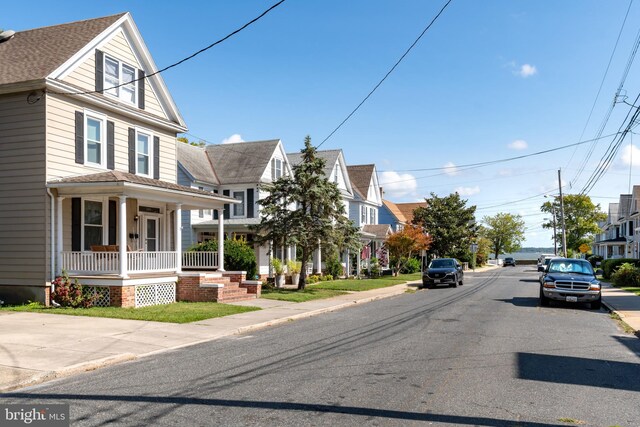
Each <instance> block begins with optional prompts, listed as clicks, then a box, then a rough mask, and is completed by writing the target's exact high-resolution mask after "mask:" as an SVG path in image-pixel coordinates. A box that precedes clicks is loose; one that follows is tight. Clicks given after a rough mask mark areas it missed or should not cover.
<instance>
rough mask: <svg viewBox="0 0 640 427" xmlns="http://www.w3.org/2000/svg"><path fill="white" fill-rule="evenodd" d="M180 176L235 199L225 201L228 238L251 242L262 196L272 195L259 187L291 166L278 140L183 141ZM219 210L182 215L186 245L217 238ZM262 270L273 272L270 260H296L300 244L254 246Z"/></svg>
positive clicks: (190, 183)
mask: <svg viewBox="0 0 640 427" xmlns="http://www.w3.org/2000/svg"><path fill="white" fill-rule="evenodd" d="M177 144H178V169H179V172H178V175H179V182H180V183H181V184H182V185H186V186H190V187H192V188H199V189H203V190H207V191H217V192H218V194H222V195H224V196H227V197H231V198H233V199H235V200H236V202H237V203H236V204H234V205H225V206H224V210H223V219H224V223H225V230H226V233H227V238H230V239H240V240H245V241H247V242H252V241H253V240H254V239H253V236H254V235H253V231H251V230H250V228H249V227H250V226H251V225H257V224H259V223H260V205H259V204H258V203H257V201H258V200H260V199H262V198H263V197H265V196H266V195H267V193H266V192H265V191H264V190H260V189H259V188H258V187H259V185H260V184H265V183H270V182H273V181H274V180H276V179H278V178H280V177H281V176H283V175H288V174H291V166H290V164H289V161H288V159H287V155H286V153H285V151H284V147H283V145H282V142H281V141H280V140H278V139H273V140H267V141H254V142H240V143H234V144H218V145H207V146H205V147H204V148H198V147H192V146H189V145H187V144H184V143H181V142H178V143H177ZM218 219H219V213H218V212H217V211H215V210H214V211H208V210H203V211H192V212H191V213H185V214H184V215H183V229H184V234H183V241H182V245H183V249H187V248H188V247H189V246H191V245H193V244H194V243H198V242H202V241H204V240H208V239H218V236H219V232H218V226H219V221H218ZM254 248H255V251H256V259H257V263H258V274H259V275H260V276H267V275H268V274H269V258H270V256H275V257H278V258H281V259H295V247H288V248H283V247H278V246H275V247H270V246H269V245H262V246H258V245H255V246H254Z"/></svg>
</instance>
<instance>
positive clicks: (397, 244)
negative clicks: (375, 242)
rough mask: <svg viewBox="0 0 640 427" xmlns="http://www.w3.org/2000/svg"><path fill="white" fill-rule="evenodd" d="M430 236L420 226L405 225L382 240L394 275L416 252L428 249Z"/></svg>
mask: <svg viewBox="0 0 640 427" xmlns="http://www.w3.org/2000/svg"><path fill="white" fill-rule="evenodd" d="M430 244H431V236H429V235H428V234H427V233H425V232H424V229H423V228H422V227H418V226H414V225H407V226H406V227H404V228H403V229H402V230H400V231H396V232H395V233H392V234H390V235H389V236H387V240H386V241H385V242H384V245H385V247H386V248H387V250H388V251H389V259H390V262H391V263H392V265H393V267H394V270H395V271H394V275H396V276H397V275H398V272H400V270H401V269H402V267H404V266H405V265H406V263H407V262H408V261H409V259H411V258H412V257H413V256H414V255H415V254H416V253H418V252H420V251H421V250H426V249H429V245H430Z"/></svg>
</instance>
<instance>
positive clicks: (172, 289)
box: [136, 282, 176, 307]
mask: <svg viewBox="0 0 640 427" xmlns="http://www.w3.org/2000/svg"><path fill="white" fill-rule="evenodd" d="M173 302H176V284H175V282H174V283H154V284H151V285H138V286H136V307H146V306H148V305H158V304H170V303H173Z"/></svg>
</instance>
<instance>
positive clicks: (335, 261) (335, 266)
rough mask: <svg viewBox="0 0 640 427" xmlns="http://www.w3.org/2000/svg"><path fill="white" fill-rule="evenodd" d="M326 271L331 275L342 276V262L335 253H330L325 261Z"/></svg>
mask: <svg viewBox="0 0 640 427" xmlns="http://www.w3.org/2000/svg"><path fill="white" fill-rule="evenodd" d="M325 269H326V273H327V274H329V275H331V276H333V277H340V276H342V264H341V263H340V259H339V258H338V256H337V255H331V256H330V257H329V259H327V261H326V263H325Z"/></svg>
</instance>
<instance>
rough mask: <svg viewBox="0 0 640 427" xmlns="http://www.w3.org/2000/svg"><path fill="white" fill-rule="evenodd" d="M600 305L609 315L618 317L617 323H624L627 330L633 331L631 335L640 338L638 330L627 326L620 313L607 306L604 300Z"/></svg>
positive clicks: (623, 316)
mask: <svg viewBox="0 0 640 427" xmlns="http://www.w3.org/2000/svg"><path fill="white" fill-rule="evenodd" d="M602 304H603V305H604V306H605V307H606V308H607V311H609V314H615V315H616V316H618V319H620V320H619V322H621V323H624V324H625V325H626V327H627V328H629V329H630V330H632V331H633V334H634V335H636V336H638V338H640V330H638V329H636V328H634V327H633V326H631V325H629V324H628V323H627V322H625V321H624V318H625V315H624V314H622V313H620V312H619V311H617V310H616V309H614V308H613V306H612V305H609V304H607V303H606V302H605V300H602Z"/></svg>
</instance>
